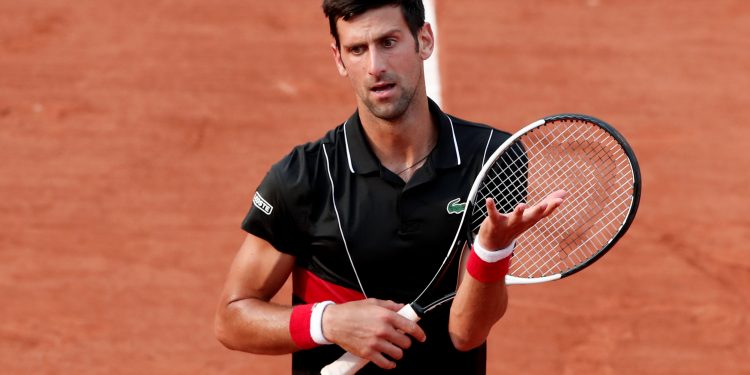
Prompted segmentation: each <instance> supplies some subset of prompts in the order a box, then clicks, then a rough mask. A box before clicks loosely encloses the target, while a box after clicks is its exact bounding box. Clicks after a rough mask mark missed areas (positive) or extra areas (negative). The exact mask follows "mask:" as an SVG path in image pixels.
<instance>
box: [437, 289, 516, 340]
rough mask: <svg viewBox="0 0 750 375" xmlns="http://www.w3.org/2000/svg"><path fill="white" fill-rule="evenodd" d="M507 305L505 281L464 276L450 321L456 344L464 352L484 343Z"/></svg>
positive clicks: (452, 307)
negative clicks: (487, 280) (485, 280)
mask: <svg viewBox="0 0 750 375" xmlns="http://www.w3.org/2000/svg"><path fill="white" fill-rule="evenodd" d="M507 307H508V292H507V288H506V286H505V281H504V280H500V281H495V282H490V283H483V282H480V281H478V280H476V279H474V278H473V277H471V276H469V275H464V278H463V280H462V281H461V285H460V286H459V288H458V291H457V292H456V298H455V299H454V300H453V305H452V306H451V311H450V320H449V322H448V332H449V333H450V337H451V340H452V341H453V345H454V346H455V347H456V348H457V349H458V350H462V351H466V350H471V349H473V348H476V347H477V346H479V345H481V344H482V343H483V342H484V341H485V340H487V335H489V333H490V329H492V326H493V325H494V324H495V323H496V322H497V321H498V320H500V318H502V317H503V315H504V314H505V311H506V309H507Z"/></svg>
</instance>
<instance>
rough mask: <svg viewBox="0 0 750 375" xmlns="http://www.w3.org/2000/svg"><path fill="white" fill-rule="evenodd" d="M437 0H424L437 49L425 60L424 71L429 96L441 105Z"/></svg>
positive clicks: (427, 18) (426, 15)
mask: <svg viewBox="0 0 750 375" xmlns="http://www.w3.org/2000/svg"><path fill="white" fill-rule="evenodd" d="M436 1H437V0H424V1H423V2H424V10H425V21H427V22H429V23H430V25H432V32H433V34H435V42H436V43H435V49H434V50H433V52H432V56H431V57H430V58H429V59H427V61H425V66H424V69H425V70H424V73H425V82H426V84H427V96H429V97H430V98H432V100H434V101H435V103H437V104H438V105H439V106H442V105H443V97H442V94H441V87H440V69H439V68H438V60H439V59H438V45H440V39H439V38H438V27H437V16H436V15H435V2H436Z"/></svg>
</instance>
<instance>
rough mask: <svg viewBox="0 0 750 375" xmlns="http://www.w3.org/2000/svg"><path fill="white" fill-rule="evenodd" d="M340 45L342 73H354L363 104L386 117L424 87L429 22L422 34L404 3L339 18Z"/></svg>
mask: <svg viewBox="0 0 750 375" xmlns="http://www.w3.org/2000/svg"><path fill="white" fill-rule="evenodd" d="M336 26H337V29H338V34H339V42H340V49H339V48H336V46H335V44H334V45H332V49H333V54H334V58H335V59H336V65H337V67H338V70H339V73H340V74H341V75H342V76H345V77H347V78H349V81H350V82H351V84H352V87H353V88H354V91H355V93H356V95H357V102H358V105H359V108H360V110H364V109H367V110H368V111H369V112H370V113H372V114H373V115H374V116H376V117H378V118H381V119H384V120H395V119H398V118H400V117H401V116H403V115H404V113H406V111H407V110H408V109H409V107H410V105H411V103H412V101H413V100H414V98H415V96H417V95H418V94H419V95H426V94H425V93H424V90H425V89H424V68H423V61H424V60H425V59H427V58H428V57H429V56H430V55H431V54H432V46H433V37H432V30H431V28H430V25H429V24H425V26H424V27H423V28H422V29H421V30H420V31H419V33H418V35H417V39H418V40H419V43H418V42H417V40H415V39H414V36H413V35H412V34H411V32H410V31H409V27H408V26H407V24H406V21H405V20H404V17H403V14H402V13H401V9H400V8H399V7H397V6H396V7H391V6H386V7H382V8H378V9H373V10H370V11H368V12H365V13H364V14H361V15H359V16H357V17H353V18H351V19H349V20H348V21H344V20H342V19H339V20H338V21H337V23H336Z"/></svg>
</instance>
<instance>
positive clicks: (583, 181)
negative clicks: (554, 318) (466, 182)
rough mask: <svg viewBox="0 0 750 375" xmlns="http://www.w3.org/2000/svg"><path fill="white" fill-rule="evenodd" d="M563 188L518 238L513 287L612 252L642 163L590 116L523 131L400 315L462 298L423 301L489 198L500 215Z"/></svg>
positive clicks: (500, 156) (487, 173) (327, 370)
mask: <svg viewBox="0 0 750 375" xmlns="http://www.w3.org/2000/svg"><path fill="white" fill-rule="evenodd" d="M558 190H565V191H567V193H568V195H567V197H566V199H565V202H564V203H563V204H562V205H561V206H560V207H558V208H557V210H556V211H555V212H554V213H553V214H552V215H550V216H548V217H547V218H545V219H543V220H541V221H539V222H537V223H536V224H535V225H534V226H533V227H531V228H530V229H528V230H526V231H525V232H524V233H523V234H521V235H520V236H519V237H518V238H517V239H516V246H515V251H514V256H513V258H512V260H511V266H510V271H509V273H508V275H507V276H506V277H505V282H506V284H507V285H515V284H535V283H542V282H547V281H553V280H559V279H562V278H565V277H568V276H571V275H573V274H575V273H576V272H578V271H580V270H582V269H584V268H586V267H588V266H590V265H591V264H593V263H594V262H595V261H596V260H597V259H599V258H601V256H602V255H604V254H605V253H606V252H607V251H608V250H610V249H611V248H612V247H613V246H614V245H615V243H616V242H617V241H618V240H619V239H620V238H621V237H622V235H623V234H625V232H626V231H627V230H628V228H629V226H630V224H631V223H632V222H633V219H634V217H635V214H636V211H637V209H638V203H639V200H640V191H641V176H640V170H639V167H638V161H637V160H636V158H635V154H634V153H633V150H632V148H631V147H630V145H628V143H627V142H626V141H625V138H623V136H622V135H620V133H618V132H617V131H616V130H615V129H614V128H613V127H612V126H610V125H608V124H606V123H605V122H603V121H601V120H599V119H596V118H593V117H590V116H585V115H578V114H561V115H555V116H550V117H546V118H544V119H541V120H539V121H536V122H534V123H532V124H530V125H528V126H526V127H525V128H523V129H521V130H520V131H519V132H517V133H516V134H514V135H513V136H511V137H510V138H509V139H508V140H507V141H505V142H504V143H503V144H502V145H501V146H500V147H499V148H498V149H497V150H496V151H495V152H494V153H493V154H492V156H490V158H489V159H488V161H487V162H486V163H485V164H484V166H483V167H482V170H481V171H480V172H479V175H478V176H477V177H476V179H475V180H474V183H473V185H472V188H471V190H470V192H469V195H468V198H467V200H466V202H467V205H466V209H465V211H464V212H463V217H462V218H461V224H460V225H459V226H460V228H459V229H458V230H457V233H456V237H455V238H454V240H453V245H452V246H451V248H450V249H449V251H448V254H447V255H446V257H445V259H444V260H443V263H442V265H441V268H440V270H439V271H438V272H437V273H436V275H435V277H434V278H433V279H432V280H431V281H430V282H429V284H428V285H427V287H426V288H425V290H424V291H423V292H422V293H421V294H420V295H419V296H418V297H417V298H416V299H415V300H414V302H412V303H410V304H409V305H406V306H404V308H403V309H401V311H399V314H400V315H402V316H405V317H407V318H409V319H411V320H413V321H417V320H419V319H420V317H421V316H423V315H424V314H426V313H428V312H429V311H430V310H433V309H435V308H436V307H438V306H440V305H442V304H444V303H447V302H450V301H451V300H453V298H454V297H455V292H453V293H451V294H449V295H446V296H444V297H442V298H439V299H437V300H431V301H424V300H423V299H424V298H423V296H425V295H428V294H429V293H426V292H427V291H429V290H430V288H431V287H432V286H433V285H436V284H437V282H438V281H439V280H440V279H441V277H442V276H443V275H444V274H445V273H446V270H447V269H448V268H449V267H448V266H449V265H450V264H451V263H452V262H453V261H454V259H455V258H456V254H457V253H461V251H460V250H461V249H463V247H464V244H465V243H467V242H466V241H468V243H473V241H474V239H475V237H476V235H477V233H478V232H479V226H480V225H481V224H482V222H483V221H484V219H485V217H486V216H487V212H486V206H485V200H486V199H487V198H492V199H494V200H495V202H496V206H497V207H498V210H499V211H501V212H503V213H509V212H511V211H512V210H513V209H514V208H515V207H516V205H518V204H519V203H526V204H529V205H535V204H537V203H539V202H540V201H541V200H543V199H544V198H545V197H547V196H548V195H549V194H551V193H552V192H555V191H558ZM461 232H464V233H463V234H464V236H461V235H460V234H462V233H461ZM367 363H368V361H367V360H366V359H362V358H359V357H357V356H355V355H353V354H351V353H346V354H344V355H343V356H342V357H341V358H339V359H338V360H337V361H335V362H333V363H331V364H330V365H328V366H326V367H324V368H323V370H322V372H321V374H323V375H341V374H354V373H356V372H357V371H359V370H360V369H361V368H362V367H364V366H365V365H366V364H367Z"/></svg>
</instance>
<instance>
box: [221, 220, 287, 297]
mask: <svg viewBox="0 0 750 375" xmlns="http://www.w3.org/2000/svg"><path fill="white" fill-rule="evenodd" d="M294 261H295V258H294V256H292V255H289V254H284V253H282V252H279V251H278V250H276V249H275V248H274V247H273V246H272V245H271V244H270V243H268V242H267V241H265V240H263V239H261V238H259V237H257V236H254V235H252V234H248V235H247V237H245V241H244V242H243V243H242V246H240V249H239V251H238V252H237V255H236V256H235V258H234V260H233V261H232V264H231V266H230V268H229V274H228V276H227V280H226V283H225V284H224V291H223V293H222V303H224V304H230V303H232V302H235V301H239V300H243V299H247V298H257V299H260V300H264V301H269V300H270V299H271V298H272V297H273V296H274V295H275V294H276V293H277V292H278V291H279V289H281V287H282V286H283V285H284V282H286V280H287V279H288V278H289V275H290V274H291V272H292V269H293V267H294Z"/></svg>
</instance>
